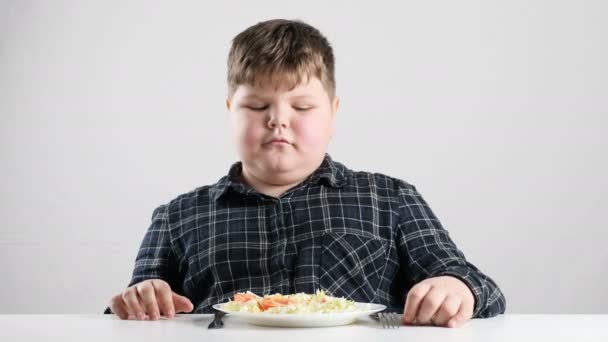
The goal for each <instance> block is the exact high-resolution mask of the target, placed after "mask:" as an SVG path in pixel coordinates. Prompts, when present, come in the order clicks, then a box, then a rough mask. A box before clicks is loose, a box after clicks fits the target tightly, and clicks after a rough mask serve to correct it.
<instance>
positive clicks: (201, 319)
mask: <svg viewBox="0 0 608 342" xmlns="http://www.w3.org/2000/svg"><path fill="white" fill-rule="evenodd" d="M211 320H212V316H211V315H187V314H186V315H177V317H175V318H173V319H171V320H165V319H161V320H159V321H122V320H120V319H118V318H117V317H116V316H114V315H0V341H48V340H54V341H74V340H80V341H105V342H110V341H166V342H169V341H170V342H186V341H245V342H256V341H263V342H269V341H270V342H283V341H284V342H298V341H306V342H322V341H331V342H336V341H349V342H351V341H366V342H372V341H425V342H432V341H483V342H487V341H526V340H527V341H556V340H559V341H608V315H501V316H498V317H495V318H490V319H475V320H471V321H469V322H467V323H466V324H465V325H464V326H462V327H460V328H456V329H447V328H438V327H411V326H402V327H400V328H399V329H398V330H383V329H382V326H380V325H379V324H378V322H376V321H373V320H371V319H364V320H362V321H359V322H357V323H355V324H352V325H348V326H342V327H332V328H307V329H291V328H267V327H258V326H252V325H249V324H247V323H244V322H241V321H237V320H236V319H234V318H232V319H231V318H230V317H227V318H225V320H224V328H223V329H217V330H207V325H208V324H209V322H211Z"/></svg>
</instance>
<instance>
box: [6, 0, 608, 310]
mask: <svg viewBox="0 0 608 342" xmlns="http://www.w3.org/2000/svg"><path fill="white" fill-rule="evenodd" d="M272 18H288V19H302V20H304V21H306V22H308V23H310V24H312V25H313V26H316V27H317V28H318V29H320V30H321V31H322V32H323V33H324V34H325V35H326V36H327V38H328V39H329V40H330V41H331V42H332V44H333V47H334V53H335V55H336V77H337V94H338V96H339V97H340V98H341V103H342V106H341V110H340V111H339V113H338V115H339V116H338V133H337V136H336V137H335V139H334V141H333V142H332V144H331V146H330V151H329V152H330V154H331V155H332V157H333V158H334V159H335V160H337V161H340V162H343V163H344V164H346V165H347V166H349V167H351V168H353V169H356V170H366V171H374V172H382V173H385V174H389V175H391V176H394V177H398V178H402V179H404V180H406V181H408V182H410V183H413V184H414V185H416V186H417V188H418V189H419V190H420V191H421V193H422V194H423V195H424V197H425V199H426V200H427V201H428V202H429V204H430V205H431V207H432V208H433V210H434V211H435V213H436V214H437V215H438V216H439V218H440V219H441V220H442V222H443V224H444V226H445V227H446V228H447V229H448V230H449V231H450V232H451V234H452V237H453V239H454V240H455V241H456V243H457V244H458V246H459V247H460V248H461V249H462V250H463V251H464V252H465V255H466V256H467V257H468V259H469V260H470V261H472V262H473V263H474V264H476V265H477V266H479V267H480V268H481V269H482V270H483V271H484V272H486V273H487V274H489V275H490V276H491V277H493V278H494V279H495V280H496V281H497V283H498V284H499V285H500V287H501V288H502V289H503V291H504V293H505V295H506V297H507V302H508V305H507V306H508V309H507V311H508V312H511V313H607V312H608V311H607V309H606V307H608V295H607V292H606V283H607V281H608V248H606V246H605V240H606V239H607V238H608V234H607V233H606V228H607V225H606V222H608V210H607V209H608V208H607V207H608V206H607V204H608V200H607V199H606V194H607V193H608V181H607V175H608V153H607V151H606V150H607V148H606V147H607V146H608V137H607V134H606V131H607V128H608V119H607V115H608V63H607V62H606V61H608V20H606V18H608V2H606V1H551V0H545V1H530V0H526V1H521V0H518V1H416V2H413V1H395V2H383V1H365V2H361V3H355V2H351V1H333V2H329V1H303V2H297V3H289V4H287V2H285V1H274V2H262V1H226V2H219V1H218V2H203V1H191V2H184V1H165V2H160V1H158V2H151V1H97V2H93V1H17V0H14V1H10V0H0V158H1V159H0V270H1V271H2V276H0V279H1V281H0V313H99V312H102V311H103V309H104V308H105V306H106V304H107V302H108V300H109V298H110V297H111V296H112V295H113V294H114V293H118V292H120V291H121V290H122V289H123V288H124V286H126V285H127V283H128V281H129V279H130V276H131V271H132V268H133V262H134V259H135V256H136V253H137V249H138V247H139V243H140V242H141V239H142V237H143V235H144V233H145V231H146V229H147V228H148V225H149V223H150V218H151V214H152V210H153V209H154V208H156V207H157V206H158V205H160V204H163V203H166V202H168V201H169V200H171V199H173V198H174V197H176V196H177V195H179V194H181V193H183V192H187V191H189V190H192V189H194V188H196V187H198V186H201V185H204V184H210V183H213V182H215V181H217V180H218V179H219V178H220V177H222V176H223V175H224V174H225V173H226V172H227V170H228V167H229V166H230V164H231V163H233V162H234V161H236V160H237V155H236V152H235V149H234V147H233V146H232V143H231V139H230V136H229V125H228V123H229V121H228V116H227V113H226V109H225V106H224V99H225V94H226V81H225V78H226V58H227V54H228V49H229V46H230V40H231V39H232V38H233V37H234V36H235V35H236V34H237V33H239V32H240V31H242V30H244V29H245V28H247V27H249V26H250V25H253V24H255V23H257V22H259V21H262V20H266V19H272Z"/></svg>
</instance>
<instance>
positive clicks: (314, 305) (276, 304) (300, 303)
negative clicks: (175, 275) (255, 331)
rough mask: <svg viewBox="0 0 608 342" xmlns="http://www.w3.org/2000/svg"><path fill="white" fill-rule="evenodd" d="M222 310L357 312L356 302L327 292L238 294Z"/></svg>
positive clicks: (304, 312)
mask: <svg viewBox="0 0 608 342" xmlns="http://www.w3.org/2000/svg"><path fill="white" fill-rule="evenodd" d="M221 308H222V310H225V311H232V312H248V313H273V314H306V313H339V312H351V311H356V310H357V307H356V305H355V302H354V301H352V300H349V299H346V298H343V297H332V296H330V295H327V294H326V293H325V291H323V290H319V291H317V293H315V294H306V293H296V294H290V295H282V294H278V293H277V294H273V295H265V296H258V295H256V294H255V293H252V292H250V291H247V292H238V293H236V294H235V295H234V300H230V301H229V302H227V303H224V304H222V306H221Z"/></svg>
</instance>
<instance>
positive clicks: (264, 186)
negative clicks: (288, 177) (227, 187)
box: [241, 168, 308, 198]
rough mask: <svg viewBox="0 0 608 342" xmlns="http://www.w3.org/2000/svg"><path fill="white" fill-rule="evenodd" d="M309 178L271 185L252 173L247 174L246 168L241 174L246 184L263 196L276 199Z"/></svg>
mask: <svg viewBox="0 0 608 342" xmlns="http://www.w3.org/2000/svg"><path fill="white" fill-rule="evenodd" d="M307 177H308V176H306V177H302V179H296V180H292V181H286V182H279V184H269V183H267V182H265V181H263V180H262V179H259V178H257V177H255V176H254V175H252V174H251V173H249V172H247V170H246V169H245V168H243V172H242V173H241V180H242V181H243V182H244V183H245V184H247V185H249V186H250V187H252V188H254V189H255V190H256V191H257V192H259V193H261V194H264V195H268V196H272V197H276V198H279V197H281V195H283V194H284V193H285V192H287V190H289V189H291V188H293V187H294V186H296V185H298V184H299V183H301V182H303V181H304V180H305V179H306V178H307Z"/></svg>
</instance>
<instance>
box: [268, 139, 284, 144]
mask: <svg viewBox="0 0 608 342" xmlns="http://www.w3.org/2000/svg"><path fill="white" fill-rule="evenodd" d="M267 144H271V145H278V144H289V141H287V140H286V139H283V138H273V139H270V141H268V142H267Z"/></svg>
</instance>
